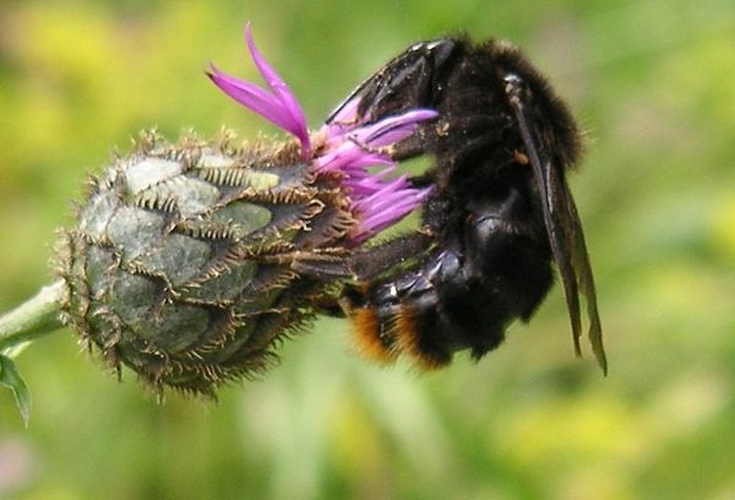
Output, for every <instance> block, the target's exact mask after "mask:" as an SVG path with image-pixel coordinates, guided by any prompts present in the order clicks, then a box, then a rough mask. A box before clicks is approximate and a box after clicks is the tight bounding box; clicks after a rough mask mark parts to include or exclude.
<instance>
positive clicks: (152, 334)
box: [58, 133, 355, 394]
mask: <svg viewBox="0 0 735 500" xmlns="http://www.w3.org/2000/svg"><path fill="white" fill-rule="evenodd" d="M338 181H339V177H338V176H335V175H334V174H332V173H329V172H325V173H321V174H315V173H314V172H312V171H310V170H309V168H308V164H307V163H305V162H304V161H303V160H302V157H301V152H300V148H299V145H298V143H296V142H295V141H292V142H288V143H285V144H281V145H278V146H269V147H268V149H266V147H265V146H254V147H234V146H233V145H232V144H231V141H230V140H228V139H226V138H223V139H220V140H216V141H212V142H203V141H201V140H198V139H196V138H193V137H184V138H183V139H181V140H180V141H179V142H178V143H177V144H173V145H172V144H167V143H165V142H164V141H162V140H161V139H160V138H159V137H157V136H156V135H155V134H153V133H149V134H146V135H144V136H143V137H142V138H141V139H140V141H139V142H138V143H137V145H136V148H135V151H134V152H133V153H132V154H130V155H129V156H126V157H122V158H118V159H116V160H115V162H114V165H113V166H112V167H111V168H109V169H108V170H107V172H105V173H104V174H103V176H102V177H100V178H98V179H94V180H93V181H92V183H91V190H90V195H89V198H88V200H87V202H86V203H85V204H84V205H83V206H82V207H81V209H80V212H79V223H78V226H77V227H76V228H75V229H73V230H69V231H67V232H66V233H65V237H64V238H63V244H62V245H61V247H62V248H61V250H60V252H59V254H58V255H59V258H58V260H59V262H60V265H59V270H60V274H61V277H62V278H63V280H64V282H65V283H66V286H67V288H68V293H67V299H66V300H65V301H64V303H63V305H62V308H63V311H64V313H65V314H64V316H65V321H66V322H67V323H68V324H69V325H70V326H72V327H73V328H74V329H75V330H77V331H78V332H80V334H81V335H82V337H83V339H84V340H85V341H87V342H89V343H91V344H94V345H97V346H98V347H99V349H100V350H101V352H102V354H103V356H104V357H105V358H106V359H107V360H108V361H109V362H110V363H111V364H112V365H114V366H119V364H120V363H121V362H122V363H124V364H126V365H128V366H130V367H131V368H132V369H133V370H135V371H136V372H137V373H138V374H140V376H141V377H142V378H143V379H144V380H145V381H147V382H148V383H150V384H151V385H153V386H154V387H156V388H161V387H162V386H163V385H168V386H173V387H176V388H178V389H182V390H184V391H189V392H196V393H205V394H212V393H213V388H214V387H215V386H217V385H219V384H221V383H222V382H224V381H227V380H230V379H233V378H239V377H242V376H245V377H248V376H251V375H253V374H255V373H257V372H258V371H260V370H262V369H263V368H265V367H267V366H268V365H269V364H270V363H271V362H272V361H273V360H274V355H273V352H272V348H273V347H274V344H275V343H276V342H277V341H278V339H279V338H281V337H283V336H284V335H287V334H288V333H289V332H291V331H293V330H294V329H295V328H297V327H299V326H301V325H302V324H303V323H304V322H306V321H308V320H309V319H310V318H311V317H312V314H313V308H312V303H313V301H315V300H318V299H319V297H320V296H323V294H324V293H325V287H326V286H327V285H326V284H320V283H318V282H316V281H315V280H310V279H306V278H302V277H300V276H299V275H298V274H297V273H295V272H294V271H292V270H291V269H290V268H289V266H288V264H284V263H279V261H288V260H289V259H288V258H284V256H287V255H293V254H294V253H298V252H303V251H308V250H311V249H315V248H325V247H327V248H329V247H337V248H340V245H341V243H342V242H343V240H344V239H345V236H346V235H347V234H348V233H349V232H350V230H351V229H352V228H353V226H354V225H355V220H354V219H353V217H352V215H351V213H350V212H349V211H348V206H349V199H348V198H347V196H346V195H345V192H344V190H343V189H342V188H341V187H340V183H339V182H338Z"/></svg>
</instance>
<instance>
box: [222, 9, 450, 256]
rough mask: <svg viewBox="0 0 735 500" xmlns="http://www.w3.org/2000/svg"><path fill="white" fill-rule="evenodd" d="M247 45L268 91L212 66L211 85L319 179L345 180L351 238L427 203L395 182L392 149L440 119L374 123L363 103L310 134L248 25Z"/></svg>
mask: <svg viewBox="0 0 735 500" xmlns="http://www.w3.org/2000/svg"><path fill="white" fill-rule="evenodd" d="M245 40H246V42H247V46H248V50H249V51H250V55H251V57H252V59H253V62H254V63H255V65H256V67H257V68H258V71H259V72H260V74H261V76H262V77H263V79H264V80H265V82H266V84H267V87H268V88H267V89H265V88H261V87H259V86H258V85H256V84H254V83H251V82H247V81H243V80H240V79H237V78H235V77H232V76H230V75H228V74H226V73H223V72H222V71H220V70H219V69H217V68H216V67H214V66H212V68H211V71H210V72H209V73H208V75H209V77H210V78H211V80H212V81H213V82H214V83H215V84H216V85H217V86H218V87H219V88H220V89H221V90H222V91H224V92H225V93H226V94H227V95H229V96H230V97H232V98H233V99H235V100H236V101H237V102H239V103H240V104H242V105H243V106H245V107H246V108H248V109H250V110H251V111H253V112H255V113H257V114H259V115H261V116H262V117H263V118H265V119H266V120H268V121H270V122H272V123H273V124H275V125H277V126H278V127H280V128H282V129H283V130H285V131H286V132H288V133H290V134H292V135H293V136H295V137H296V138H297V139H298V141H299V143H300V145H301V156H302V159H303V160H304V161H307V162H309V163H310V165H311V169H312V171H313V172H316V173H326V172H331V173H336V174H339V175H341V177H342V179H343V185H344V186H345V188H346V189H347V190H348V192H349V197H350V200H351V207H350V208H351V211H352V213H353V215H354V216H355V218H356V219H357V220H358V226H357V229H356V230H355V231H353V233H352V234H351V235H350V239H351V241H352V242H353V243H356V244H357V243H361V242H363V241H365V240H367V239H368V238H370V237H372V236H373V235H375V234H376V233H378V232H379V231H381V230H382V229H385V228H386V227H389V226H391V225H393V224H395V223H396V222H397V221H399V220H400V219H402V218H403V217H404V216H406V215H407V214H409V213H410V212H411V211H413V210H414V209H415V208H416V207H417V206H419V205H420V204H421V202H422V201H423V200H424V199H426V198H427V196H428V195H429V193H430V191H431V188H416V187H413V186H412V185H411V184H410V182H409V181H408V178H407V176H405V175H403V176H398V177H392V174H393V173H394V171H395V170H396V166H397V164H396V162H395V161H394V160H393V159H392V158H391V153H390V151H391V146H392V145H394V144H396V143H398V142H400V141H402V140H403V139H405V138H407V137H409V136H410V135H411V134H413V133H414V132H415V130H416V126H417V125H418V124H419V123H422V122H424V121H426V120H431V119H433V118H435V117H436V116H437V113H436V112H435V111H433V110H429V109H412V110H410V111H408V112H405V113H401V114H397V115H394V116H389V117H387V118H384V119H382V120H378V121H376V122H368V121H367V117H365V118H362V119H360V118H358V113H357V110H358V106H359V98H355V99H352V100H351V101H348V102H347V103H345V104H344V105H343V106H342V107H341V109H340V110H339V112H338V113H336V114H335V115H334V116H333V117H332V118H331V119H330V120H329V122H328V123H326V124H325V125H324V126H322V127H321V128H320V129H319V130H317V131H316V132H312V133H309V130H308V126H307V123H306V117H305V115H304V111H303V109H302V107H301V105H300V104H299V101H298V99H296V97H295V96H294V94H293V93H292V92H291V90H290V89H289V87H288V85H286V83H285V82H284V81H283V79H281V77H280V76H279V75H278V73H276V71H275V70H274V69H273V68H272V67H271V66H270V65H269V64H268V63H267V62H266V61H265V59H264V58H263V56H262V55H261V54H260V52H259V51H258V49H257V48H256V46H255V43H254V41H253V36H252V31H251V28H250V24H249V23H248V24H247V25H246V27H245Z"/></svg>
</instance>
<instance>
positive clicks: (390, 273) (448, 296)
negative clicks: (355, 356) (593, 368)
mask: <svg viewBox="0 0 735 500" xmlns="http://www.w3.org/2000/svg"><path fill="white" fill-rule="evenodd" d="M356 99H358V100H359V104H358V108H357V115H358V117H359V119H360V120H361V121H366V122H370V121H377V120H380V119H382V118H384V117H386V116H389V115H392V114H397V113H402V112H405V111H407V110H410V109H413V108H431V109H434V110H436V111H438V112H439V117H438V118H437V119H436V120H435V121H433V122H431V123H427V124H424V125H421V126H420V128H419V129H418V131H417V132H416V133H415V134H413V135H412V136H411V137H409V138H408V139H405V140H404V141H403V142H401V143H400V144H398V145H397V146H396V149H395V150H394V151H391V156H392V157H393V158H396V159H406V158H410V157H414V156H419V155H424V154H428V155H432V156H433V157H434V158H435V159H436V165H435V166H434V167H433V168H431V169H430V170H429V171H428V172H426V173H425V174H423V175H421V176H419V177H416V178H413V179H412V182H413V183H414V184H415V185H416V186H427V185H432V186H434V191H433V193H432V195H431V197H430V198H429V199H428V200H427V201H426V202H425V203H424V204H423V207H422V223H421V226H420V228H419V229H418V231H416V232H415V233H413V234H407V235H404V236H401V237H398V238H396V239H393V240H390V241H388V242H386V243H383V244H381V245H378V246H376V247H373V248H369V249H366V250H362V251H358V252H356V253H354V254H353V255H352V256H351V257H350V258H348V259H345V260H343V261H342V262H341V263H339V265H334V266H332V269H331V270H330V272H332V273H334V274H342V275H345V276H352V277H353V278H356V280H357V281H358V284H357V285H352V286H347V287H346V288H345V290H344V292H343V295H342V298H341V299H340V301H339V302H340V305H341V308H342V310H343V311H344V312H345V314H346V315H347V316H348V317H350V318H352V319H353V320H354V322H355V323H356V325H357V328H356V329H357V333H358V340H359V343H360V345H361V346H362V347H363V350H364V351H365V352H366V353H367V354H368V355H370V356H371V357H373V358H376V359H377V360H380V361H391V360H393V359H394V358H395V357H396V356H397V355H399V354H401V353H405V354H408V355H409V356H412V357H413V358H414V359H415V360H416V362H417V363H418V365H419V366H421V367H423V368H436V367H441V366H444V365H446V364H448V363H449V362H450V361H451V359H452V355H453V353H454V352H455V351H460V350H465V349H469V350H470V352H471V356H472V357H473V358H474V359H479V358H481V357H482V356H483V355H485V354H486V353H487V352H488V351H490V350H492V349H494V348H495V347H497V346H498V345H499V344H500V343H501V342H502V340H503V338H504V330H505V329H506V327H507V326H508V325H509V324H510V323H511V322H512V321H514V320H515V319H517V318H520V319H521V320H522V321H527V320H529V318H530V317H531V316H532V314H533V313H534V311H535V310H536V308H537V307H538V306H539V304H540V303H541V302H542V300H543V299H544V297H545V296H546V294H547V292H548V291H549V289H550V288H551V286H552V283H553V272H552V262H553V263H555V264H556V267H557V268H558V272H559V274H560V276H561V280H562V283H563V285H564V292H565V295H566V301H567V307H568V310H569V316H570V320H571V325H572V332H573V335H574V344H575V349H576V352H577V354H578V355H579V354H580V347H579V337H580V336H581V331H582V326H581V318H580V307H581V306H580V294H581V295H584V296H585V299H586V305H587V316H588V317H589V323H590V324H589V337H590V340H591V343H592V348H593V351H594V353H595V355H596V357H597V360H598V362H599V364H600V366H601V367H602V368H603V370H605V371H606V359H605V353H604V349H603V344H602V332H601V325H600V319H599V315H598V310H597V302H596V296H595V286H594V282H593V276H592V270H591V267H590V262H589V257H588V254H587V249H586V246H585V240H584V235H583V232H582V226H581V223H580V219H579V216H578V214H577V209H576V207H575V204H574V200H573V199H572V196H571V194H570V192H569V189H568V187H567V183H566V179H565V170H566V169H567V168H569V167H570V166H572V165H573V164H574V163H575V161H576V160H577V159H578V157H579V155H580V149H581V147H580V146H581V136H580V132H579V130H578V128H577V125H576V124H575V122H574V119H573V118H572V115H571V114H570V112H569V110H568V108H567V106H566V105H565V104H564V103H563V102H562V101H561V100H560V99H559V98H558V97H557V96H556V94H555V93H554V91H553V90H552V88H551V87H550V86H549V84H548V83H547V82H546V80H545V79H544V78H543V77H542V76H541V75H540V74H539V72H538V71H537V70H536V69H535V68H534V67H533V66H532V65H531V63H530V62H529V61H528V59H527V58H526V57H525V56H524V55H523V54H522V53H521V52H520V51H519V50H518V49H517V48H516V47H514V46H512V45H510V44H508V43H506V42H498V41H493V40H490V41H487V42H484V43H481V44H478V45H474V44H472V43H471V42H470V41H468V40H466V39H464V38H458V39H441V40H436V41H429V42H422V43H418V44H416V45H413V46H411V47H410V48H409V49H408V50H406V51H405V52H404V53H402V54H401V55H399V56H398V57H396V58H395V59H393V60H392V61H390V62H389V63H388V64H387V65H386V66H385V67H383V68H382V69H381V70H380V71H378V72H377V73H375V74H374V75H373V76H371V77H370V78H368V79H367V80H366V81H365V82H364V83H363V84H362V85H360V86H359V87H358V88H357V89H356V90H355V91H354V93H353V94H352V95H351V96H350V97H349V98H348V99H347V100H346V101H345V104H344V105H347V104H346V103H354V102H355V100H356ZM344 105H343V106H344ZM340 110H341V108H338V109H337V110H336V111H335V113H334V114H333V115H332V116H334V115H335V114H337V113H339V112H340ZM324 270H325V268H322V271H324Z"/></svg>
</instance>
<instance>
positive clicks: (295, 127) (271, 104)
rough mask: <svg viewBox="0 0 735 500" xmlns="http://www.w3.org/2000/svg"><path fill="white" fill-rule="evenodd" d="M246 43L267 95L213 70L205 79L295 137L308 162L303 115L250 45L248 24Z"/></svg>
mask: <svg viewBox="0 0 735 500" xmlns="http://www.w3.org/2000/svg"><path fill="white" fill-rule="evenodd" d="M245 39H246V41H247V46H248V50H249V51H250V55H251V57H252V59H253V62H254V63H255V65H256V67H257V68H258V71H259V72H260V74H261V76H262V77H263V79H264V80H265V81H266V83H267V85H268V87H269V88H270V92H269V91H268V90H266V89H263V88H261V87H259V86H257V85H255V84H254V83H250V82H246V81H243V80H240V79H238V78H235V77H232V76H230V75H228V74H226V73H223V72H222V71H220V70H219V69H217V68H216V67H214V66H212V69H211V71H210V72H208V73H207V76H209V78H210V79H211V80H212V82H214V84H215V85H217V87H219V88H220V89H222V91H223V92H224V93H225V94H227V95H229V96H230V97H232V98H233V99H235V100H236V101H237V102H239V103H240V104H242V105H243V106H245V107H246V108H248V109H250V110H251V111H253V112H255V113H257V114H259V115H260V116H262V117H263V118H265V119H266V120H268V121H270V122H272V123H274V124H275V125H277V126H278V127H280V128H282V129H284V130H286V131H287V132H290V133H291V134H293V135H295V136H296V137H297V138H298V139H299V141H300V142H301V153H302V156H303V157H304V158H309V157H310V156H311V143H310V140H309V132H308V129H307V126H306V118H305V116H304V111H303V110H302V109H301V106H300V105H299V103H298V101H297V100H296V97H295V96H294V95H293V93H292V92H291V90H290V89H289V88H288V85H286V83H285V82H284V81H283V80H282V79H281V77H280V76H279V75H278V73H276V71H275V70H274V69H273V68H272V67H271V66H270V65H269V64H268V63H267V62H266V60H265V59H264V58H263V56H262V55H261V54H260V52H258V49H257V47H256V46H255V42H254V41H253V36H252V32H251V29H250V23H248V24H247V25H246V26H245Z"/></svg>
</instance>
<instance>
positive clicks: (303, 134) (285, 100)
mask: <svg viewBox="0 0 735 500" xmlns="http://www.w3.org/2000/svg"><path fill="white" fill-rule="evenodd" d="M245 41H246V42H247V45H248V50H250V55H251V56H252V58H253V62H254V63H255V65H256V66H257V67H258V70H259V71H260V74H261V75H262V77H263V79H264V80H265V82H266V83H267V84H268V87H270V89H271V90H272V91H273V93H274V94H275V96H276V97H277V98H278V100H279V101H280V102H281V111H282V112H283V115H284V119H288V121H290V123H289V126H287V127H284V128H285V129H286V130H288V131H289V132H291V133H293V134H294V135H295V136H296V137H298V139H299V140H300V141H301V145H302V147H305V148H307V149H310V145H309V132H308V130H307V127H306V116H305V115H304V110H303V109H302V108H301V105H300V104H299V102H298V100H296V96H294V94H293V92H291V89H289V88H288V85H286V83H285V82H284V81H283V79H282V78H281V77H280V75H279V74H278V73H276V71H275V70H274V69H273V68H272V67H271V66H270V65H269V64H268V63H267V62H266V60H265V58H264V57H263V56H262V55H261V54H260V52H259V51H258V48H257V47H256V46H255V42H254V41H253V32H252V29H251V27H250V23H247V24H246V25H245ZM305 156H309V155H307V154H305Z"/></svg>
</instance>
